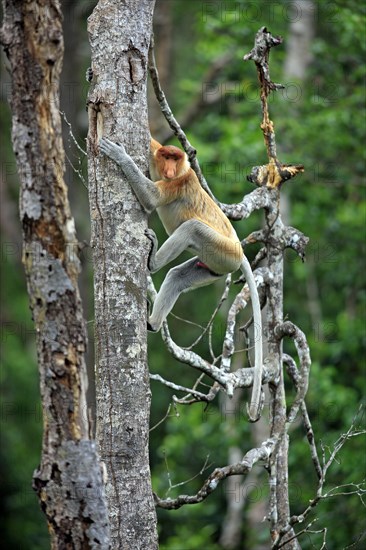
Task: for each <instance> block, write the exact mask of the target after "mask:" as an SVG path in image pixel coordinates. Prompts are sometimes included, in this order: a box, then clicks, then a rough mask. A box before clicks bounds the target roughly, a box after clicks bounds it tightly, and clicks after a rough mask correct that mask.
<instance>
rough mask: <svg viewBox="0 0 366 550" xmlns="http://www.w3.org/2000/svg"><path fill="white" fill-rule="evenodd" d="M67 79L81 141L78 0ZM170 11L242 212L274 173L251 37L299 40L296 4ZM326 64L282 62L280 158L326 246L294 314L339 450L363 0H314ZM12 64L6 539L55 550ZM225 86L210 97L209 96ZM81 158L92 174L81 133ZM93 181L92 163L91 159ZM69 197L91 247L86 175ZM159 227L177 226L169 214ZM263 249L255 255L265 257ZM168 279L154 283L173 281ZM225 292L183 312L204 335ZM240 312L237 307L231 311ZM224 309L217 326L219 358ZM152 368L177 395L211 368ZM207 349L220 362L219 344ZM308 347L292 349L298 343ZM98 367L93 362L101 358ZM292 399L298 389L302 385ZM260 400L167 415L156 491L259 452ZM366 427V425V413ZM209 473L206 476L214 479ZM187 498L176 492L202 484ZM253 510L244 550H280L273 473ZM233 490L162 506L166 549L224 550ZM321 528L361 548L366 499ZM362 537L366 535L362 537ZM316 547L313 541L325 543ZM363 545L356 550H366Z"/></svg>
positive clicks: (357, 169) (157, 454)
mask: <svg viewBox="0 0 366 550" xmlns="http://www.w3.org/2000/svg"><path fill="white" fill-rule="evenodd" d="M62 3H63V8H64V13H65V43H66V44H65V45H66V52H65V63H64V64H65V70H64V78H63V85H62V90H61V98H62V109H63V110H65V112H66V114H67V117H68V119H69V120H70V121H71V122H72V125H73V128H74V133H75V135H76V136H77V137H78V138H79V141H80V142H81V143H82V141H83V139H84V138H85V135H86V131H87V129H86V124H87V121H86V115H85V111H84V105H85V98H86V93H87V87H86V85H85V84H84V73H85V69H86V67H87V66H88V64H89V55H90V54H89V50H88V42H87V33H86V17H87V16H88V15H89V13H91V10H92V8H93V6H94V3H93V2H89V1H82V0H80V1H76V0H75V1H74V2H68V1H64V2H62ZM165 3H169V4H170V10H171V17H172V25H173V33H172V44H171V48H172V51H171V52H170V64H171V66H170V73H169V74H170V78H169V89H168V90H167V95H168V100H169V101H170V103H171V106H172V107H173V108H174V111H175V113H176V114H177V116H178V119H179V118H180V116H183V114H184V113H185V111H186V109H187V106H188V105H190V104H191V103H192V101H193V100H194V99H195V97H197V95H199V94H202V93H207V94H208V93H213V92H214V91H216V93H217V94H218V95H219V101H216V102H215V103H212V104H211V105H209V106H206V107H202V109H201V110H200V112H199V113H198V114H197V116H196V117H195V119H194V121H193V122H192V123H191V124H190V125H189V126H188V127H186V128H185V130H186V132H187V134H188V137H189V138H190V140H191V142H192V143H193V144H194V146H195V147H196V148H197V150H198V154H199V159H200V162H201V165H202V166H203V168H204V171H205V173H206V175H207V177H208V179H209V183H210V185H211V187H212V189H213V191H214V192H215V194H216V195H217V196H218V197H219V198H220V200H222V201H223V202H235V201H238V200H240V199H241V197H242V196H243V194H245V193H248V192H250V191H251V190H252V187H251V185H250V184H249V183H248V182H247V181H246V178H245V175H246V173H248V172H249V170H250V167H251V166H253V165H258V164H261V163H264V162H266V155H265V148H264V145H263V138H262V134H261V131H260V128H259V122H260V104H259V99H258V91H257V77H256V71H255V67H254V65H253V64H252V63H244V62H243V61H242V57H243V55H244V54H245V53H247V52H248V51H249V50H250V49H251V47H252V44H253V39H254V35H255V32H256V31H257V30H258V28H259V27H261V26H263V25H265V26H267V27H268V28H269V29H270V30H271V32H272V33H273V34H281V35H282V36H283V37H284V40H285V44H286V38H287V37H288V34H289V24H290V22H291V12H290V4H289V3H288V2H282V1H278V2H264V1H260V2H256V3H254V2H243V1H237V2H196V1H193V0H190V1H187V0H166V2H165ZM315 6H316V11H315V12H314V28H315V38H314V40H313V43H312V56H313V59H312V63H311V65H310V67H309V70H308V74H307V78H306V81H305V82H295V81H292V82H286V81H284V80H283V65H284V60H285V56H286V48H285V46H283V47H278V48H276V49H275V50H273V53H272V54H271V75H272V78H273V80H275V81H276V82H283V83H284V84H285V86H286V88H285V90H284V92H283V93H278V94H277V96H273V97H272V98H271V106H270V108H271V118H272V119H273V120H274V122H275V126H276V136H277V144H278V155H279V158H280V159H281V161H282V162H294V163H296V162H299V163H303V164H304V165H305V168H306V172H305V174H304V175H302V176H300V177H298V178H296V179H295V180H292V181H291V182H290V183H288V184H287V185H286V186H285V190H284V194H286V195H287V196H288V201H289V205H290V206H289V213H288V215H289V223H290V224H291V225H293V226H294V227H297V228H298V229H300V230H301V231H303V232H304V233H305V234H306V235H308V236H309V237H310V244H309V247H308V253H307V261H306V263H304V264H302V263H301V261H300V260H299V259H298V258H297V257H295V255H294V253H292V252H289V253H288V254H287V255H286V265H285V314H286V315H287V316H288V318H289V319H290V320H292V321H293V322H295V323H296V324H297V325H299V326H300V327H301V328H302V330H303V331H304V332H305V333H306V334H307V337H308V340H309V343H310V346H311V354H312V359H313V366H312V373H311V380H310V389H309V392H308V397H307V403H308V407H309V411H310V415H311V418H312V421H313V427H314V431H315V435H316V438H317V440H318V441H320V440H321V441H322V442H323V444H324V445H325V446H326V448H327V446H329V447H330V448H332V445H333V443H334V441H335V440H336V439H337V438H338V437H339V435H340V434H342V433H344V432H345V431H346V430H347V428H348V427H349V425H350V423H351V421H352V418H353V416H354V415H355V413H356V411H357V410H358V407H359V404H360V401H361V399H362V394H363V391H362V390H363V389H364V375H365V368H364V367H365V362H364V351H365V286H364V281H365V278H364V273H365V263H364V258H365V204H366V202H365V175H364V174H365V153H364V148H365V118H364V116H365V111H364V101H365V63H364V59H365V49H366V48H365V13H364V7H362V6H361V5H360V4H359V3H357V2H355V1H352V0H349V1H343V2H332V3H324V4H323V3H316V4H315ZM226 52H231V53H232V60H231V61H230V63H228V64H227V65H226V66H225V68H224V69H223V70H222V71H221V72H220V73H219V74H218V76H217V78H216V79H215V80H214V81H212V82H209V83H207V82H203V75H205V74H206V71H207V69H208V67H210V66H211V65H212V63H213V61H214V60H216V59H217V58H218V57H219V56H221V55H223V54H224V53H226ZM5 66H6V62H5V58H4V57H2V64H1V76H2V87H1V89H2V94H1V103H0V108H1V120H2V124H1V134H0V135H1V144H2V147H1V153H0V158H1V166H2V183H5V190H4V195H3V198H4V202H3V209H4V208H5V210H3V219H2V225H1V227H2V241H1V282H2V285H1V292H2V304H3V307H2V316H1V344H2V359H1V365H2V367H1V407H2V408H1V418H0V420H1V450H0V467H1V489H2V499H1V500H0V517H1V525H2V527H1V531H0V540H1V541H2V545H3V547H4V548H7V549H13V548H14V549H15V548H17V549H23V548H24V549H27V550H42V549H46V548H48V547H49V541H48V534H47V530H46V527H45V522H44V518H43V516H42V514H41V512H40V511H39V509H38V502H37V499H36V497H35V496H34V495H33V492H32V489H31V477H32V472H33V470H34V468H35V467H36V466H37V464H38V461H39V456H40V448H41V429H42V415H41V407H40V403H39V395H38V378H37V366H36V357H35V346H34V334H33V326H32V321H31V317H30V313H29V309H28V301H27V296H26V289H25V283H24V276H23V271H22V266H21V236H20V224H19V223H18V222H17V218H16V208H17V194H18V180H17V176H16V171H15V163H14V158H13V156H12V152H11V146H10V139H9V135H10V113H9V108H8V106H7V103H6V99H7V96H8V94H9V90H10V88H9V85H8V77H7V75H6V69H5ZM208 85H209V86H208ZM65 143H66V149H67V155H68V157H69V158H70V160H71V162H72V163H73V164H74V165H78V162H79V154H78V153H77V152H76V151H75V150H74V149H73V148H72V145H71V139H70V137H69V135H68V134H67V131H66V130H65ZM80 163H81V169H82V170H84V166H85V164H86V163H85V159H80ZM66 178H67V182H68V184H69V189H70V200H71V203H72V208H73V214H74V216H75V218H76V223H77V228H78V236H79V239H80V240H86V241H88V240H89V222H88V205H87V200H88V199H87V191H86V189H85V188H84V186H83V184H82V182H81V181H80V179H79V178H78V177H77V175H76V174H75V173H74V172H72V170H70V169H68V172H67V174H66ZM261 222H262V215H261V214H255V215H253V216H252V217H251V218H250V220H246V221H244V222H240V223H237V224H236V229H237V231H238V234H239V235H240V236H241V237H242V238H243V237H244V236H246V235H247V234H249V233H250V232H251V231H253V230H255V229H258V228H259V227H260V225H261ZM153 225H154V227H155V228H156V229H157V230H158V231H159V236H160V238H163V232H162V231H161V228H160V226H159V224H158V223H157V221H156V219H153ZM257 251H258V248H256V247H254V246H253V247H248V256H249V257H250V258H254V255H255V254H256V252H257ZM90 259H91V254H90V251H88V249H86V250H85V251H84V252H83V264H84V269H83V274H82V277H81V288H82V293H83V298H84V304H85V315H86V318H87V320H88V326H89V328H90V329H91V330H90V347H91V348H92V323H93V308H92V294H91V293H92V290H91V262H90ZM163 276H164V273H161V274H158V275H157V276H156V283H157V285H159V284H160V282H161V280H162V278H163ZM221 290H222V285H221V287H220V284H218V285H216V286H213V287H211V288H210V287H209V288H206V289H202V290H201V291H198V292H195V293H192V294H188V295H185V297H184V298H182V299H181V300H180V301H179V303H178V304H177V306H176V308H175V310H174V312H175V313H176V314H177V315H178V316H181V317H183V318H185V319H190V320H192V321H194V322H195V323H198V324H200V325H204V324H205V323H207V321H208V319H209V318H210V315H211V312H212V311H213V309H214V307H215V304H216V303H217V300H218V298H219V296H220V292H221ZM224 309H225V308H224ZM224 315H225V311H224V312H223V314H222V317H219V318H218V320H217V322H216V324H215V327H214V347H215V351H216V352H217V353H218V352H219V349H220V338H222V335H223V326H224V320H225V316H224ZM170 325H171V331H172V334H173V335H174V336H175V338H176V340H177V342H178V343H179V344H181V345H189V343H191V342H192V341H193V340H194V338H195V337H197V336H198V334H199V329H198V328H197V327H196V326H194V325H187V324H185V323H184V322H182V321H181V320H179V319H177V318H172V319H171V323H170ZM149 344H150V354H149V363H150V369H151V371H152V372H154V373H159V374H161V375H162V376H164V377H165V378H168V379H171V380H173V381H174V382H176V383H178V384H183V385H186V384H187V385H189V384H191V383H192V382H193V381H194V380H195V378H196V373H193V372H191V370H190V369H189V368H188V367H187V366H184V365H181V364H178V363H177V362H175V361H174V360H173V359H172V358H171V357H170V356H169V354H168V353H167V352H166V351H165V350H164V348H163V346H162V345H161V340H160V338H159V336H156V335H152V336H151V337H150V341H149ZM197 351H198V352H200V353H201V354H203V355H204V356H207V357H209V349H208V342H207V339H204V341H203V342H202V343H201V344H200V345H199V346H198V347H197ZM286 351H288V352H289V353H291V352H292V348H291V346H288V347H287V348H286ZM89 363H90V366H91V368H92V365H93V357H92V353H91V354H90V361H89ZM152 390H153V406H152V412H151V417H152V418H151V423H152V425H153V426H154V425H155V424H156V423H158V422H159V421H160V420H161V419H162V418H163V417H164V415H165V414H166V412H167V410H168V406H169V403H171V400H172V394H173V393H174V392H172V391H171V390H168V389H167V388H164V387H162V386H161V385H160V384H158V383H156V382H153V383H152ZM289 395H290V396H291V388H290V386H289ZM246 397H247V396H246V395H243V396H242V398H241V401H240V404H239V405H238V407H237V408H236V409H235V410H231V409H228V405H227V403H226V402H225V401H224V400H223V399H222V398H220V399H219V400H218V403H217V404H213V405H211V406H210V408H209V409H207V410H206V409H205V408H204V407H203V406H202V405H195V406H192V407H188V408H183V407H182V406H178V407H177V408H176V409H174V408H171V409H170V412H169V418H168V419H167V420H166V421H165V422H163V423H161V424H160V425H159V426H158V427H157V428H156V429H154V430H153V431H152V432H151V466H152V474H153V484H154V490H155V491H157V492H158V493H159V495H160V496H163V495H165V494H167V495H168V496H171V497H174V496H176V495H177V494H179V493H181V492H183V493H189V494H193V493H194V492H195V491H196V490H198V489H199V487H200V486H201V483H202V480H203V479H204V478H205V475H207V472H208V471H210V470H211V469H212V468H213V467H215V466H220V465H224V464H226V463H227V462H228V449H229V447H235V446H237V447H239V448H240V449H241V452H242V453H243V454H244V453H245V451H246V450H248V449H249V448H251V446H253V440H252V427H251V426H250V425H248V423H247V421H246V415H245V401H246ZM361 420H363V419H361ZM290 435H291V440H290V445H291V450H290V476H291V506H292V510H291V512H292V513H294V514H298V513H301V511H302V510H304V509H305V508H306V506H307V503H308V501H309V499H310V498H312V497H314V495H315V491H316V479H315V475H314V472H313V467H312V464H311V459H310V453H309V449H308V446H307V443H306V438H305V434H304V432H303V430H302V428H301V427H300V426H299V425H295V426H294V427H293V429H292V430H291V434H290ZM365 450H366V449H365V440H364V439H363V438H354V439H353V440H351V441H350V442H349V443H347V445H346V446H345V447H344V449H343V451H342V453H341V454H340V457H339V461H338V462H337V463H335V464H334V465H333V467H332V469H331V471H330V472H329V474H328V484H327V487H328V488H331V487H334V486H336V485H340V484H345V483H351V482H360V481H361V480H362V479H363V478H364V477H365V456H366V453H365ZM205 464H206V466H207V467H208V469H207V470H206V471H205V472H203V473H202V474H199V472H200V470H201V469H202V468H203V466H204V465H205ZM191 478H194V479H193V480H192V481H190V482H189V483H187V484H184V485H183V486H180V487H177V488H174V487H173V488H170V485H169V484H171V485H174V484H177V483H181V482H182V481H185V480H190V479H191ZM252 489H253V490H252V491H251V493H250V494H249V495H248V501H247V504H246V507H245V508H244V511H243V517H242V535H241V542H240V544H239V545H238V546H237V549H251V548H255V547H256V545H257V544H258V543H259V542H261V541H263V542H264V544H265V545H266V544H267V546H269V542H268V529H267V524H266V523H263V524H262V527H261V528H260V530H256V531H253V530H252V529H251V527H250V521H249V511H250V510H251V508H253V507H254V506H256V505H257V503H258V501H260V500H261V499H266V498H267V493H268V490H267V474H266V472H265V471H264V470H263V472H261V473H260V475H259V476H258V477H257V478H256V483H255V487H252ZM226 499H227V494H226V486H225V485H223V487H222V488H220V489H219V490H218V491H217V492H216V493H214V494H213V495H212V496H211V497H210V498H209V499H208V500H206V501H205V502H204V503H203V504H200V505H195V506H192V507H185V508H182V509H180V510H178V511H172V512H166V511H161V510H159V511H158V515H159V529H160V541H161V548H162V549H164V550H178V549H179V550H196V549H201V548H205V549H207V550H214V549H219V548H222V546H220V544H219V542H218V541H219V536H220V532H221V528H222V524H223V521H224V518H225V512H226V504H227V501H226ZM314 517H317V518H318V521H317V523H316V529H320V528H323V527H327V528H328V535H327V543H328V547H329V548H334V549H336V548H337V549H338V548H345V547H346V546H347V545H350V544H351V543H352V542H355V541H357V540H358V539H359V538H360V536H361V534H362V531H363V529H364V527H363V522H362V519H363V514H362V506H361V503H360V501H359V499H358V498H357V497H355V496H348V497H346V496H343V497H338V498H337V499H335V498H334V499H330V500H327V501H324V502H322V503H321V504H320V505H319V507H318V508H317V509H316V511H315V512H314V515H313V516H312V518H314ZM362 540H363V542H362ZM321 542H322V535H313V536H312V537H311V538H310V537H309V536H307V537H304V538H303V539H302V540H301V544H302V547H303V548H304V549H307V548H313V547H315V548H320V547H321ZM313 545H314V546H313ZM363 546H364V539H360V540H359V542H358V543H356V546H355V548H356V547H359V548H361V547H363Z"/></svg>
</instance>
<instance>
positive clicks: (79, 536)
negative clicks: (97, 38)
mask: <svg viewBox="0 0 366 550" xmlns="http://www.w3.org/2000/svg"><path fill="white" fill-rule="evenodd" d="M3 5H4V13H5V20H4V26H3V28H2V32H1V41H2V43H3V45H4V47H5V51H6V53H7V56H8V58H9V60H10V64H11V73H12V86H13V89H12V96H11V108H12V112H13V127H12V139H13V147H14V152H15V155H16V159H17V167H18V171H19V176H20V181H21V189H20V217H21V221H22V227H23V262H24V266H25V272H26V279H27V287H28V293H29V298H30V306H31V309H32V313H33V319H34V323H35V327H36V332H37V353H38V363H39V371H40V385H41V395H42V404H43V419H44V432H43V447H42V459H41V464H40V467H39V469H38V470H37V471H36V472H35V474H34V488H35V490H36V491H37V493H38V495H39V498H40V502H41V506H42V509H43V511H44V513H45V514H46V517H47V521H48V527H49V531H50V534H51V541H52V548H54V549H56V548H65V549H66V548H70V549H71V548H73V549H74V548H75V549H79V548H80V549H81V548H103V549H107V548H108V547H109V534H108V519H107V511H106V503H105V499H104V492H103V486H102V479H101V473H100V467H99V463H98V456H97V453H96V448H95V443H94V442H93V441H91V440H90V439H89V426H88V416H87V410H86V408H85V391H86V385H87V380H86V371H85V361H84V353H85V347H86V337H85V326H84V320H83V314H82V308H81V302H80V295H79V290H78V286H77V277H78V273H79V260H78V257H77V242H76V237H75V228H74V220H73V218H72V216H71V213H70V208H69V203H68V199H67V190H66V186H65V182H64V179H63V174H64V150H63V144H62V138H61V121H60V115H59V75H60V70H61V65H62V56H63V37H62V27H61V20H62V17H61V11H60V6H59V2H58V0H50V1H48V2H44V1H41V0H39V1H34V2H31V1H28V2H19V1H18V0H5V1H4V2H3Z"/></svg>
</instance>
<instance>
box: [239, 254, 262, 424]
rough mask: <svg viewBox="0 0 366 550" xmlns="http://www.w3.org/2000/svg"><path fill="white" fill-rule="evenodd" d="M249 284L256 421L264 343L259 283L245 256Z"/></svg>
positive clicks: (243, 267)
mask: <svg viewBox="0 0 366 550" xmlns="http://www.w3.org/2000/svg"><path fill="white" fill-rule="evenodd" d="M240 268H241V270H242V272H243V273H244V275H245V278H246V280H247V283H248V285H249V291H250V296H251V300H252V309H253V319H254V373H253V390H252V398H251V401H250V405H249V418H250V420H251V421H252V422H256V421H257V420H258V418H259V406H260V402H261V387H262V370H263V351H262V350H263V345H262V315H261V306H260V302H259V296H258V291H257V285H256V284H255V280H254V276H253V272H252V269H251V267H250V263H249V261H248V260H247V258H246V256H244V258H243V261H242V264H241V266H240Z"/></svg>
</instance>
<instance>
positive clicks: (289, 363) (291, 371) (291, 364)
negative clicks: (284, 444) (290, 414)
mask: <svg viewBox="0 0 366 550" xmlns="http://www.w3.org/2000/svg"><path fill="white" fill-rule="evenodd" d="M282 358H283V362H284V364H285V365H286V371H287V374H288V375H289V376H290V378H291V379H292V380H293V382H294V385H295V389H296V390H297V388H298V384H299V380H300V375H299V373H298V370H297V366H296V363H295V361H294V359H293V358H292V357H290V356H289V355H287V354H283V357H282ZM300 410H301V414H302V419H303V424H304V427H305V430H306V437H307V440H308V442H309V445H310V452H311V458H312V461H313V464H314V467H315V471H316V474H317V476H318V479H320V478H321V476H322V467H321V465H320V461H319V457H318V451H317V448H316V444H315V436H314V430H313V427H312V425H311V422H310V418H309V414H308V411H307V407H306V403H305V401H302V403H301V405H300Z"/></svg>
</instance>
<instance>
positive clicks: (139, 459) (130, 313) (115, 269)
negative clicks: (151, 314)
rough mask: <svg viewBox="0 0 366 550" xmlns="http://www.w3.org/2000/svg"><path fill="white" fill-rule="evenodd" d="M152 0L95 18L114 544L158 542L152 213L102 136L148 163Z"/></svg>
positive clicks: (96, 216) (105, 415)
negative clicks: (151, 363)
mask: <svg viewBox="0 0 366 550" xmlns="http://www.w3.org/2000/svg"><path fill="white" fill-rule="evenodd" d="M153 9H154V1H151V0H125V1H124V2H114V1H112V0H109V1H107V0H105V1H103V2H99V4H98V5H97V7H96V8H95V9H94V12H93V14H92V15H91V16H90V18H89V21H88V31H89V35H90V43H91V49H92V69H93V80H92V84H91V90H90V94H89V98H88V105H89V134H88V153H89V198H90V209H91V220H92V247H93V250H94V285H95V343H96V371H97V372H96V400H97V418H96V428H97V440H98V443H99V446H100V452H101V456H102V458H103V461H104V463H105V469H106V474H107V485H106V492H107V499H108V504H109V511H110V524H111V538H112V547H113V548H115V549H117V548H119V549H126V550H127V549H128V550H130V549H132V548H133V549H134V550H138V549H147V548H148V549H149V550H153V549H154V548H157V532H156V512H155V506H154V500H153V495H152V490H151V479H150V468H149V455H148V435H149V414H150V399H151V395H150V388H149V378H148V366H147V345H146V313H147V303H146V265H147V253H148V251H149V245H148V242H147V239H146V237H145V235H144V230H145V228H146V227H147V217H146V215H145V213H144V212H143V211H142V209H141V207H140V205H139V202H138V200H137V199H136V197H135V196H134V195H133V193H132V191H131V189H130V186H129V184H128V182H127V181H126V180H125V179H124V178H123V175H122V172H121V170H120V169H119V168H118V167H117V165H116V164H115V163H114V162H113V161H111V160H109V159H107V158H106V157H101V156H99V155H98V148H97V145H98V141H99V139H100V138H101V136H102V135H104V136H107V137H109V138H110V139H112V140H114V141H117V142H122V143H123V144H124V145H125V146H126V149H127V152H128V153H130V154H131V156H132V157H133V158H134V159H135V161H136V163H137V164H138V165H139V166H140V167H141V169H142V170H143V171H146V169H147V166H148V162H147V160H148V150H149V128H148V119H147V99H146V78H147V56H148V49H149V43H150V36H151V28H152V16H153Z"/></svg>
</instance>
